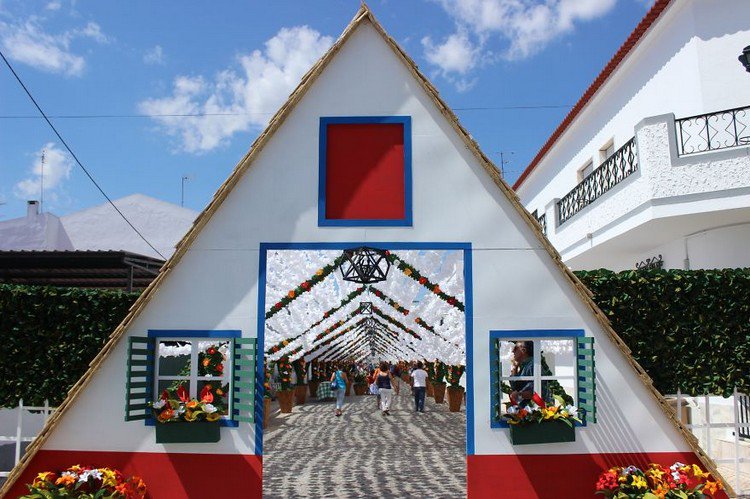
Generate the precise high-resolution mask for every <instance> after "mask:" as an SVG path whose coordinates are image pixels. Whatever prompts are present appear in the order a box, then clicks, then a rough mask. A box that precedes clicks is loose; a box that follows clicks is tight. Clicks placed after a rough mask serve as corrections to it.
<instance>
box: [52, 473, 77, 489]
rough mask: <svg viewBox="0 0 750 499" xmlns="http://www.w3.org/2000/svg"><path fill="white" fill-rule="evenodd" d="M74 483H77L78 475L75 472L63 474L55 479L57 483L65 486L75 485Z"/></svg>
mask: <svg viewBox="0 0 750 499" xmlns="http://www.w3.org/2000/svg"><path fill="white" fill-rule="evenodd" d="M74 483H76V477H75V475H73V474H67V475H63V476H61V477H60V478H58V479H57V480H55V485H62V486H63V487H67V486H68V485H73V484H74Z"/></svg>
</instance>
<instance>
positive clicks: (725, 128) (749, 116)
mask: <svg viewBox="0 0 750 499" xmlns="http://www.w3.org/2000/svg"><path fill="white" fill-rule="evenodd" d="M674 124H675V132H676V134H677V155H678V156H686V155H688V154H697V153H701V152H707V151H716V150H718V149H727V148H730V147H738V146H746V145H750V106H746V107H738V108H735V109H726V110H724V111H717V112H715V113H708V114H699V115H697V116H689V117H687V118H680V119H679V120H675V122H674Z"/></svg>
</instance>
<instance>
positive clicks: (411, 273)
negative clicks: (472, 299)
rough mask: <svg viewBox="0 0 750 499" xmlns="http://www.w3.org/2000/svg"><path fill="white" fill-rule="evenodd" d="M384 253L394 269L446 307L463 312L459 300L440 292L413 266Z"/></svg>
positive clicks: (438, 288)
mask: <svg viewBox="0 0 750 499" xmlns="http://www.w3.org/2000/svg"><path fill="white" fill-rule="evenodd" d="M385 253H386V257H387V258H388V260H389V261H390V262H391V263H392V264H393V265H395V266H396V268H398V269H399V270H400V271H401V272H403V273H404V275H405V276H407V277H411V278H412V279H414V280H415V281H417V282H418V283H419V284H421V285H422V286H424V287H425V288H427V289H428V290H430V291H431V292H433V293H434V294H436V295H437V296H438V297H440V299H441V300H443V301H445V302H446V303H448V305H451V306H453V307H456V308H457V309H459V310H460V311H462V312H463V311H464V304H463V302H461V300H459V299H458V298H456V297H455V296H451V295H449V294H447V293H445V292H444V291H442V290H441V289H440V286H439V285H438V284H435V283H433V282H431V281H430V280H429V279H427V277H425V276H423V275H422V274H421V273H420V272H419V270H417V269H416V268H414V266H412V265H411V264H410V263H408V262H405V261H404V260H402V259H401V258H399V257H398V256H397V255H396V254H395V253H391V252H390V251H386V252H385Z"/></svg>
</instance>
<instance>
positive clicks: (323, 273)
mask: <svg viewBox="0 0 750 499" xmlns="http://www.w3.org/2000/svg"><path fill="white" fill-rule="evenodd" d="M343 260H344V256H343V255H341V256H339V257H337V258H336V259H335V260H334V261H333V262H331V263H329V264H328V265H326V266H324V267H323V268H322V269H318V271H317V272H315V274H313V275H312V277H310V278H309V279H307V280H305V281H302V282H301V283H300V284H299V285H298V286H297V287H296V288H294V289H292V290H290V291H289V292H288V293H287V294H286V296H284V297H282V298H281V300H279V301H278V302H277V303H276V304H274V305H273V306H272V307H271V309H270V310H268V311H267V312H266V319H270V318H271V317H273V316H274V315H276V314H277V313H279V311H281V310H282V309H283V308H286V307H288V306H289V304H290V303H292V302H293V301H294V300H295V299H297V298H298V297H299V296H300V295H301V294H303V293H307V292H309V291H310V290H311V289H312V288H313V287H314V286H315V285H316V284H318V283H320V282H321V281H323V280H324V279H325V278H326V277H328V276H329V275H331V273H332V272H333V271H335V270H336V269H337V268H338V267H339V265H341V262H342V261H343Z"/></svg>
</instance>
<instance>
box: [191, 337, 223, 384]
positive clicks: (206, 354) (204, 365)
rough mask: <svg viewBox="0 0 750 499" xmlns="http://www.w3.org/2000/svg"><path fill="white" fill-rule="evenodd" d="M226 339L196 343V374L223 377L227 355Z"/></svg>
mask: <svg viewBox="0 0 750 499" xmlns="http://www.w3.org/2000/svg"><path fill="white" fill-rule="evenodd" d="M228 352H229V342H228V341H201V342H199V344H198V376H205V377H219V378H221V377H223V376H224V372H225V365H224V364H225V362H226V360H227V357H228Z"/></svg>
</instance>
